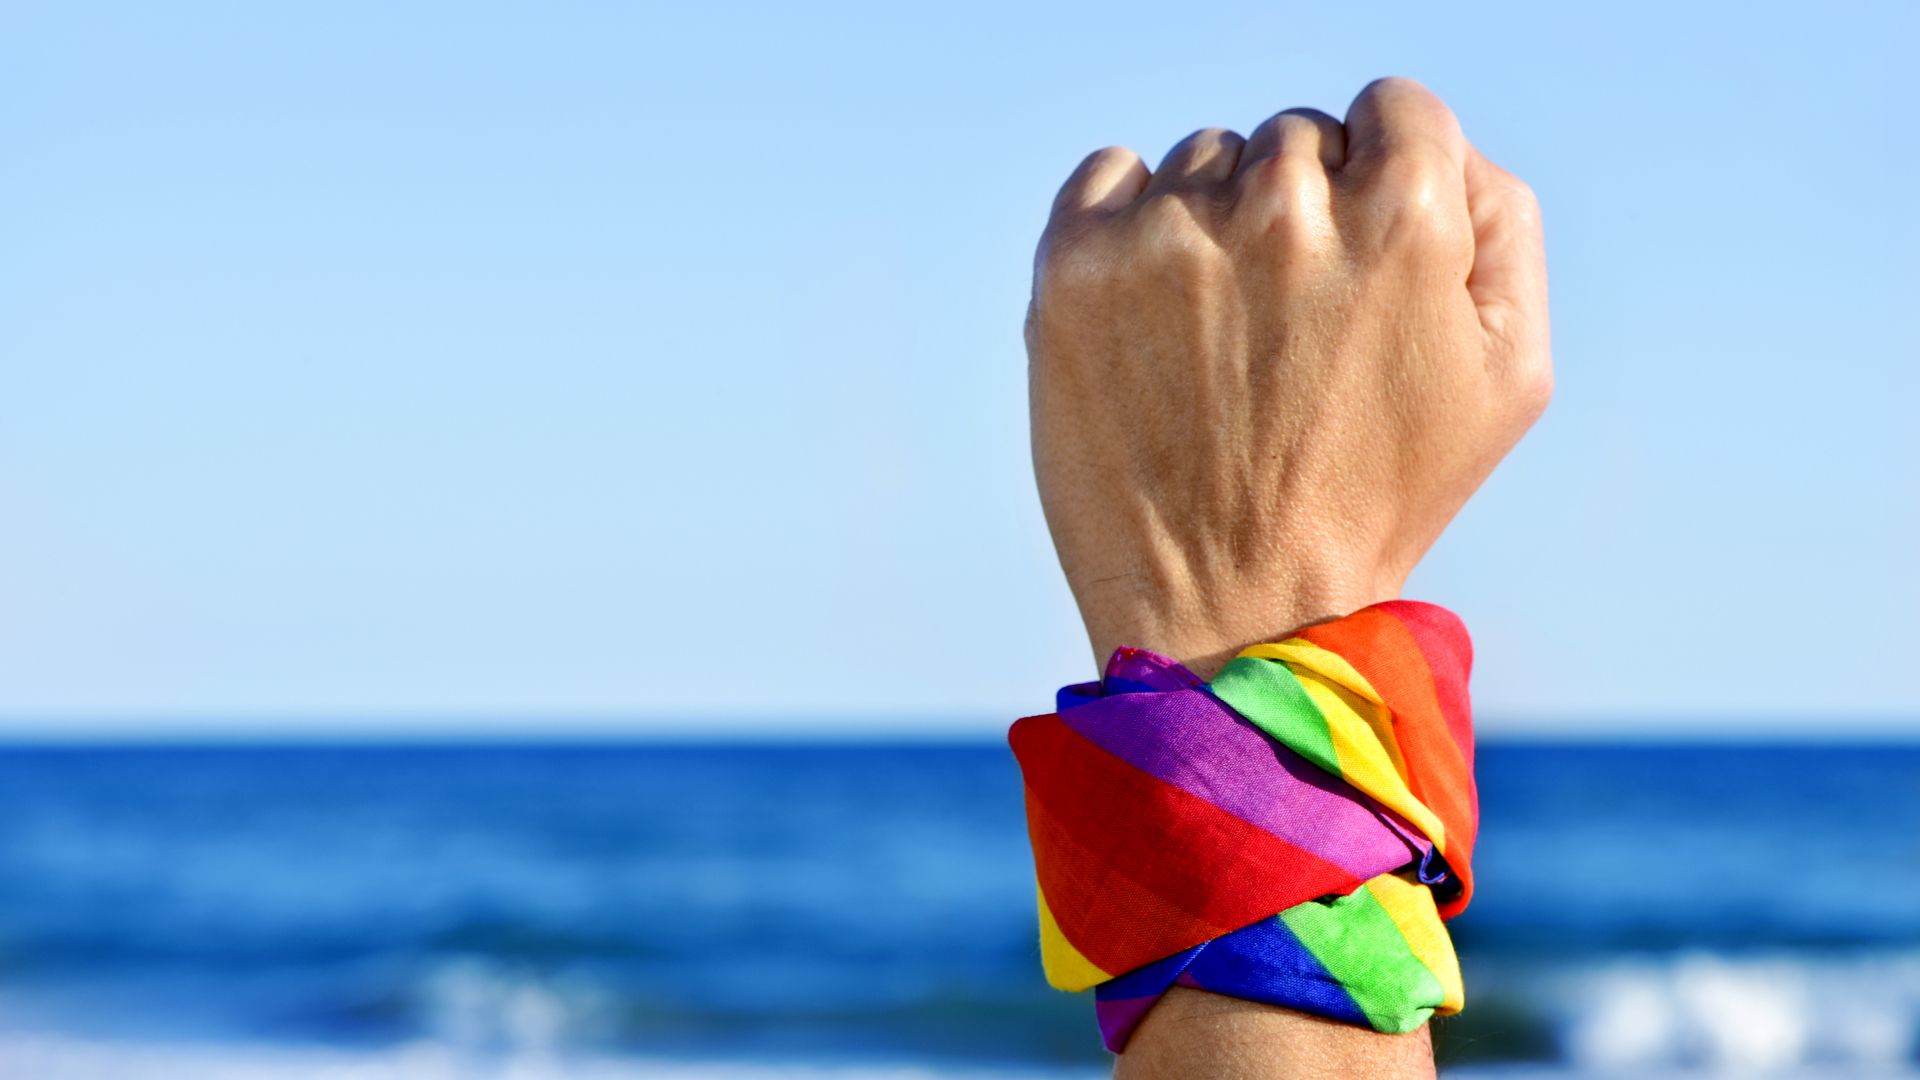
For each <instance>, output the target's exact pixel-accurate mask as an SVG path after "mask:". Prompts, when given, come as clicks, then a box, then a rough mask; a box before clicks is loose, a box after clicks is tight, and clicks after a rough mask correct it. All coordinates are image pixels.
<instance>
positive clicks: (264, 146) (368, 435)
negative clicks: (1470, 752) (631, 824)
mask: <svg viewBox="0 0 1920 1080" xmlns="http://www.w3.org/2000/svg"><path fill="white" fill-rule="evenodd" d="M269 7H270V10H269V8H263V7H261V6H259V5H243V4H222V5H215V4H195V3H182V4H168V5H162V6H158V7H156V6H154V5H138V4H128V3H118V4H89V3H71V4H58V5H35V6H33V7H32V8H28V7H27V6H25V5H15V6H9V7H8V8H6V9H5V11H4V13H0V506H4V507H5V512H6V520H5V523H4V527H0V717H4V718H5V719H0V733H6V732H13V733H22V732H29V731H45V730H61V731H68V732H80V731H139V732H146V733H164V732H171V731H180V730H187V729H196V730H247V731H281V732H303V733H305V732H326V731H359V730H398V729H412V730H434V731H466V730H482V731H506V730H518V729H533V730H553V729H555V728H557V727H579V728H592V729H598V730H620V731H629V730H636V731H640V730H659V729H662V728H683V727H685V726H687V725H688V724H689V723H692V722H695V721H698V720H699V718H705V717H717V718H723V719H720V720H717V721H714V723H713V725H711V726H709V725H706V724H705V722H704V721H702V722H700V723H699V724H697V725H696V726H700V727H701V729H702V730H717V729H718V726H721V725H725V724H728V723H734V722H736V721H732V720H726V719H724V718H743V717H744V718H755V719H753V720H752V721H751V723H752V724H753V725H754V726H757V727H759V728H762V729H765V728H773V729H777V730H780V731H782V732H790V733H796V734H797V733H802V732H810V731H822V730H842V729H854V730H863V731H864V730H878V729H885V730H900V731H911V730H934V729H938V730H952V729H964V730H969V731H979V732H986V731H989V730H991V729H993V728H995V727H997V726H998V725H1000V724H1002V723H1004V722H1005V720H1006V719H1007V718H1008V717H1010V716H1012V715H1015V714H1017V713H1020V712H1023V711H1036V710H1039V709H1041V708H1044V707H1045V703H1046V702H1047V701H1048V700H1049V696H1050V692H1051V690H1052V688H1053V687H1054V686H1055V685H1056V684H1057V683H1059V682H1061V681H1065V680H1067V679H1069V678H1078V677H1081V676H1082V675H1083V674H1084V673H1085V671H1086V670H1087V668H1088V665H1089V663H1090V661H1089V658H1088V655H1087V652H1086V648H1085V645H1084V642H1083V639H1082V638H1081V636H1080V633H1079V628H1078V624H1077V620H1076V618H1075V616H1074V613H1073V610H1072V606H1071V603H1070V601H1069V598H1068V596H1067V593H1066V590H1065V587H1064V585H1063V584H1062V582H1061V581H1060V580H1059V576H1058V572H1057V569H1056V568H1055V565H1054V563H1053V557H1052V552H1051V549H1050V547H1049V545H1048V542H1047V538H1046V533H1045V529H1044V526H1043V524H1042V521H1041V518H1040V514H1039V509H1038V505H1037V501H1036V499H1035V497H1034V494H1033V490H1032V483H1031V479H1030V474H1029V470H1028V463H1027V449H1026V434H1025V398H1024V393H1025V388H1024V378H1025V374H1024V363H1025V360H1024V356H1023V354H1022V351H1021V345H1020V335H1019V326H1020V319H1021V315H1022V309H1023V306H1024V302H1025V294H1026V289H1027V284H1028V283H1027V279H1026V275H1027V270H1028V265H1029V259H1030V255H1031V248H1032V243H1033V240H1034V238H1035V236H1036V235H1037V232H1038V230H1039V227H1040V225H1041V223H1042V221H1043V218H1044V215H1045V211H1046V206H1047V202H1048V200H1049V198H1050V197H1051V195H1052V192H1053V190H1054V188H1055V187H1056V186H1057V184H1058V182H1059V181H1060V180H1061V179H1062V178H1063V177H1064V176H1065V174H1066V172H1067V171H1068V170H1069V169H1070V168H1071V167H1072V166H1073V164H1074V163H1075V162H1076V161H1077V160H1078V159H1079V157H1080V156H1081V155H1082V154H1083V153H1085V152H1086V151H1088V150H1091V149H1093V148H1095V147H1098V146H1102V145H1107V144H1113V143H1119V144H1125V145H1129V146H1132V147H1134V148H1136V149H1138V150H1139V151H1141V152H1142V153H1143V154H1144V155H1146V156H1147V157H1148V158H1149V159H1156V158H1157V157H1158V155H1159V154H1160V153H1161V152H1162V151H1163V150H1164V149H1165V147H1166V146H1168V145H1169V144H1171V143H1172V142H1173V141H1175V140H1176V139H1178V138H1179V137H1180V136H1182V135H1184V134H1185V133H1187V132H1188V131H1190V130H1192V129H1193V128H1196V127H1201V126H1206V125H1212V124H1224V125H1228V126H1233V127H1236V128H1239V129H1240V130H1242V131H1244V130H1247V129H1249V128H1251V127H1252V126H1253V125H1254V124H1256V123H1258V122H1259V121H1260V120H1261V119H1262V118H1263V117H1265V116H1266V115H1268V114H1269V113H1271V112H1274V111H1276V110H1278V109H1281V108H1285V107H1288V106H1293V105H1314V106H1318V107H1321V108H1325V109H1327V110H1329V111H1332V112H1335V113H1336V114H1337V113H1339V112H1341V111H1343V110H1344V108H1345V105H1346V103H1347V102H1348V101H1349V100H1350V99H1351V97H1352V95H1353V94H1354V93H1355V92H1356V91H1357V90H1358V89H1359V88H1360V86H1361V85H1363V84H1364V83H1365V82H1366V81H1367V80H1368V79H1369V78H1372V77H1374V76H1377V75H1382V74H1403V75H1410V76H1413V77H1416V78H1419V79H1421V80H1423V81H1425V82H1426V83H1427V84H1428V85H1430V86H1431V87H1433V88H1434V89H1435V90H1436V91H1438V92H1439V93H1440V94H1441V95H1442V96H1443V97H1445V98H1446V99H1448V100H1449V101H1450V102H1451V103H1452V104H1453V105H1454V107H1455V109H1456V111H1457V112H1458V113H1459V114H1460V115H1461V117H1462V119H1463V122H1464V124H1465V126H1466V128H1467V131H1468V134H1469V136H1470V137H1472V138H1473V139H1474V140H1475V141H1476V142H1478V143H1479V144H1480V145H1481V146H1482V147H1483V148H1484V149H1485V150H1486V151H1487V152H1488V153H1489V155H1490V156H1492V157H1494V158H1495V159H1496V160H1498V161H1500V162H1501V163H1503V164H1505V165H1506V166H1507V167H1509V168H1510V169H1512V170H1513V171H1515V172H1516V173H1518V174H1520V175H1521V176H1523V177H1525V178H1526V179H1528V180H1529V181H1530V182H1532V183H1533V185H1534V186H1535V188H1536V189H1537V190H1538V192H1539V193H1540V196H1541V199H1542V201H1543V203H1544V206H1545V211H1546V215H1547V226H1548V242H1549V256H1550V265H1551V270H1552V275H1553V291H1554V299H1553V303H1554V328H1555V335H1554V336H1555V346H1556V356H1557V362H1558V371H1559V392H1558V397H1557V399H1556V401H1555V404H1554V406H1553V408H1552V410H1551V411H1550V412H1549V414H1548V415H1547V417H1546V419H1545V420H1544V421H1543V422H1542V424H1541V425H1540V427H1539V428H1538V429H1537V430H1536V431H1535V432H1534V434H1533V435H1531V436H1530V437H1529V438H1528V439H1527V440H1526V441H1525V442H1524V443H1522V445H1521V446H1520V448H1519V449H1518V450H1517V451H1516V453H1515V454H1514V456H1513V457H1512V458H1511V459H1510V460H1509V461H1508V463H1507V464H1506V465H1504V466H1503V467H1502V468H1501V470H1500V471H1499V472H1498V473H1497V474H1496V475H1495V476H1494V478H1493V479H1492V481H1491V482H1490V483H1489V484H1488V485H1487V487H1486V488H1485V489H1484V490H1483V492H1482V493H1481V495H1480V496H1479V498H1478V499H1477V500H1476V501H1475V502H1474V503H1473V504H1472V505H1471V506H1470V507H1469V508H1468V510H1467V511H1466V513H1465V514H1464V515H1463V516H1462V517H1461V518H1460V520H1459V521H1458V522H1457V524H1456V526H1455V528H1454V529H1453V531H1452V532H1451V533H1449V534H1448V536H1447V537H1446V538H1445V539H1444V540H1443V541H1442V542H1441V544H1440V546H1439V547H1438V548H1437V549H1436V550H1435V551H1434V553H1433V554H1432V556H1431V557H1430V559H1429V561H1428V563H1427V564H1426V565H1425V566H1424V567H1423V568H1422V569H1421V571H1420V572H1419V573H1418V574H1417V575H1416V577H1415V580H1414V583H1413V587H1412V589H1411V590H1410V595H1415V596H1418V597H1421V598H1425V599H1430V600H1434V601H1438V602H1441V603H1445V604H1448V605H1450V606H1452V607H1454V608H1455V609H1456V610H1459V611H1460V612H1462V614H1464V615H1465V616H1466V617H1467V619H1468V620H1469V623H1470V625H1471V626H1472V627H1473V628H1474V630H1475V632H1476V639H1477V642H1478V646H1479V657H1480V660H1479V668H1478V672H1477V682H1476V688H1477V694H1478V700H1479V704H1480V709H1481V713H1482V715H1483V717H1484V718H1485V724H1486V726H1487V727H1488V728H1489V730H1495V731H1502V732H1525V733H1534V734H1549V733H1554V732H1560V731H1592V730H1597V729H1605V730H1616V729H1626V730H1633V731H1640V732H1652V733H1659V732H1669V731H1677V730H1687V731H1694V730H1701V731H1714V732H1736V731H1762V732H1768V733H1775V732H1787V733H1825V732H1831V731H1835V730H1842V729H1854V728H1863V729H1872V730H1880V731H1888V730H1893V731H1905V732H1916V731H1920V720H1914V719H1911V718H1913V717H1917V716H1920V619H1916V617H1915V612H1916V611H1920V570H1917V569H1916V566H1915V558H1916V555H1917V554H1920V543H1917V542H1916V537H1920V434H1916V428H1917V427H1920V424H1916V422H1915V419H1914V402H1915V400H1916V396H1917V395H1920V374H1917V372H1920V362H1917V361H1920V357H1916V351H1917V350H1916V346H1915V344H1914V343H1915V341H1916V330H1917V329H1920V328H1917V327H1916V326H1915V320H1916V315H1915V312H1916V310H1920V305H1916V303H1915V299H1916V297H1917V296H1920V289H1917V288H1916V286H1920V281H1917V280H1916V269H1915V266H1916V260H1915V258H1914V254H1913V253H1914V252H1915V250H1916V249H1917V248H1920V227H1917V226H1920V222H1917V221H1916V211H1915V209H1914V197H1913V195H1914V176H1915V174H1916V171H1917V167H1920V140H1916V139H1914V138H1913V132H1914V117H1913V112H1912V108H1913V102H1914V101H1915V100H1916V96H1917V95H1916V91H1920V80H1917V79H1916V76H1915V75H1914V74H1913V72H1914V71H1915V66H1914V65H1913V64H1912V62H1911V55H1910V53H1911V47H1912V45H1913V43H1914V42H1915V41H1916V40H1920V14H1917V12H1920V9H1916V8H1915V7H1914V6H1913V5H1910V4H1897V3H1888V4H1884V5H1878V6H1876V5H1863V6H1855V5H1848V4H1827V5H1821V6H1820V7H1819V8H1818V9H1817V11H1816V10H1815V9H1808V8H1805V7H1804V6H1803V7H1800V8H1797V9H1790V8H1786V7H1778V8H1775V7H1768V6H1765V5H1737V6H1736V5H1698V6H1696V5H1680V4H1658V5H1652V4H1646V5H1635V4H1624V5H1621V4H1614V5H1604V6H1599V7H1591V6H1589V7H1586V8H1573V7H1569V6H1565V5H1545V4H1537V3H1536V4H1508V3H1491V4H1481V5H1473V6H1472V7H1470V8H1465V9H1463V8H1460V7H1459V6H1457V5H1435V4H1430V3H1429V4H1404V5H1382V4H1374V5H1367V7H1366V9H1365V10H1366V12H1367V14H1366V15H1364V16H1359V15H1356V14H1354V9H1353V8H1352V7H1351V6H1350V5H1330V4H1315V5H1275V4H1253V3H1239V2H1228V3H1223V4H1218V5H1212V6H1210V7H1208V8H1206V9H1205V10H1204V11H1199V12H1193V11H1184V12H1183V11H1182V9H1181V8H1180V7H1179V6H1176V5H1141V4H1103V5H1097V6H1096V5H1062V6H1057V7H1038V8H1036V7H1032V6H1029V5H1026V4H1010V3H977V4H968V5H944V6H940V7H939V8H937V9H936V8H935V7H934V6H931V5H891V6H888V5H824V6H823V5H778V6H776V5H767V6H765V7H760V8H751V7H748V8H722V7H718V6H709V5H690V4H674V5H667V4H658V5H654V4H625V5H615V4H542V5H533V4H525V5H510V4H475V3H462V4H451V3H444V4H439V3H418V4H408V5H390V4H372V3H351V2H332V3H327V4H286V5H270V6H269ZM527 718H535V719H532V720H529V719H527Z"/></svg>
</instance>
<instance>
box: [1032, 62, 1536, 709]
mask: <svg viewBox="0 0 1920 1080" xmlns="http://www.w3.org/2000/svg"><path fill="white" fill-rule="evenodd" d="M1027 349H1028V354H1029V360H1030V364H1029V380H1030V389H1031V405H1032V414H1033V458H1034V469H1035V472H1036V473H1037V474H1038V478H1039V485H1040V499H1041V503H1042V505H1043V506H1044V507H1045V510H1046V515H1047V523H1048V527H1049V528H1050V529H1051V530H1052V533H1053V541H1054V546H1055V547H1056V549H1057V550H1058V551H1059V554H1060V563H1061V566H1062V567H1063V568H1064V569H1065V570H1066V574H1067V581H1068V584H1069V585H1070V586H1071V587H1072V589H1073V594H1074V597H1075V599H1076V600H1077V601H1078V603H1079V605H1080V613H1081V617H1082V618H1083V620H1084V621H1085V623H1086V627H1087V634H1088V636H1089V638H1090V639H1091V641H1092V645H1093V649H1094V654H1095V659H1096V662H1098V661H1104V659H1105V657H1106V655H1107V654H1108V653H1109V652H1111V651H1112V649H1113V648H1114V647H1115V646H1117V645H1121V644H1129V645H1138V646H1142V647H1146V648H1152V649H1156V650H1159V651H1162V652H1166V653H1170V654H1171V655H1173V656H1176V657H1179V658H1180V659H1182V660H1186V661H1188V662H1189V664H1190V665H1191V666H1194V667H1195V668H1196V670H1199V671H1200V673H1201V674H1202V675H1209V674H1211V673H1212V671H1213V670H1214V669H1217V668H1218V666H1219V665H1220V664H1222V663H1224V662H1225V660H1226V659H1228V658H1230V657H1231V656H1232V654H1233V653H1234V652H1235V651H1237V650H1238V649H1239V648H1241V647H1242V646H1245V645H1248V644H1251V643H1254V642H1256V641H1261V640H1267V639H1269V638H1272V637H1274V636H1275V635H1276V634H1279V633H1283V632H1285V631H1287V630H1290V629H1293V628H1295V627H1298V626H1302V625H1305V624H1307V623H1311V622H1314V621H1318V620H1322V619H1326V618H1330V617H1334V616H1338V615H1344V614H1346V613H1348V612H1351V611H1353V610H1356V609H1358V608H1361V607H1365V606H1366V605H1368V604H1370V603H1374V602H1377V601H1380V600H1385V599H1390V598H1393V597H1395V596H1398V595H1399V593H1400V589H1401V588H1402V586H1403V584H1404V583H1405V581H1406V577H1407V574H1408V573H1409V572H1410V571H1412V569H1413V566H1414V564H1415V563H1417V562H1418V561H1419V560H1420V558H1421V556H1422V555H1424V554H1425V553H1426V551H1427V549H1428V548H1429V547H1430V546H1431V545H1432V544H1433V542H1434V540H1435V539H1437V538H1438V537H1439V535H1440V532H1441V530H1442V529H1444V528H1445V527H1446V525H1447V522H1448V521H1450V520H1452V518H1453V516H1454V514H1455V513H1457V512H1458V511H1459V509H1460V507H1461V506H1462V505H1463V504H1464V503H1465V502H1466V500H1467V498H1468V496H1470V495H1472V494H1473V492H1474V490H1475V489H1476V488H1478V487H1479V486H1480V483H1481V481H1483V480H1484V479H1486V477H1487V474H1488V473H1490V472H1491V471H1492V470H1493V467H1494V466H1495V465H1496V464H1497V463H1498V462H1499V461H1500V459H1501V458H1502V457H1503V456H1505V454H1506V452H1507V451H1508V450H1509V449H1510V448H1511V447H1512V446H1513V444H1514V443H1515V442H1517V441H1518V440H1519V438H1520V436H1521V435H1522V434H1524V433H1525V432H1526V430H1527V428H1528V427H1529V426H1531V425H1532V423H1533V421H1534V420H1535V419H1536V418H1538V416H1539V415H1540V413H1541V411H1542V410H1543V409H1544V408H1545V407H1546V404H1547V399H1548V397H1549V396H1550V395H1551V393H1552V367H1551V360H1550V356H1549V344H1548V333H1547V284H1546V265H1545V256H1544V253H1543V248H1542V244H1541V236H1540V216H1539V210H1538V206H1537V204H1536V203H1535V201H1534V198H1533V194H1532V192H1531V191H1529V190H1528V188H1527V187H1526V185H1524V184H1522V183H1521V182H1520V181H1519V180H1517V179H1515V178H1514V177H1512V176H1511V175H1509V174H1508V173H1506V172H1505V171H1503V170H1501V169H1500V168H1498V167H1497V166H1495V165H1493V164H1491V163H1490V162H1488V161H1487V160H1486V159H1485V158H1484V157H1482V156H1481V155H1480V153H1479V152H1478V151H1476V150H1475V149H1474V148H1473V147H1472V146H1471V145H1469V144H1468V143H1467V140H1466V138H1465V137H1464V136H1463V135H1462V134H1461V131H1460V125H1459V123H1458V122H1457V121H1456V120H1455V119H1454V116H1453V114H1452V112H1450V111H1449V110H1448V109H1447V107H1446V105H1444V104H1443V103H1441V101H1440V100H1439V99H1438V98H1436V97H1434V96H1433V95H1432V94H1431V93H1429V92H1428V91H1427V90H1425V89H1424V88H1423V87H1421V86H1420V85H1419V84H1417V83H1413V82H1410V81H1407V80H1404V79H1383V80H1380V81H1378V82H1375V83H1373V84H1371V85H1370V86H1368V87H1367V88H1366V89H1365V90H1364V91H1362V92H1361V94H1360V96H1359V97H1358V98H1356V99H1355V100H1354V103H1353V105H1352V107H1351V108H1350V109H1349V110H1348V111H1347V119H1346V123H1345V124H1344V125H1342V124H1341V123H1340V122H1339V121H1336V120H1334V119H1333V118H1332V117H1330V116H1327V115H1325V114H1324V113H1318V112H1314V111H1312V110H1307V109H1292V110H1288V111H1287V112H1283V113H1281V114H1279V115H1278V116H1275V117H1273V118H1272V119H1270V120H1268V121H1267V122H1266V123H1264V124H1262V125H1260V127H1259V128H1257V129H1256V130H1255V131H1254V132H1253V135H1252V137H1251V138H1248V139H1245V140H1242V139H1241V137H1240V136H1238V135H1235V134H1234V133H1232V132H1230V131H1222V130H1218V129H1209V130H1206V131H1200V132H1196V133H1194V134H1193V135H1191V136H1189V137H1188V138H1186V139H1185V140H1183V141H1182V142H1181V143H1180V144H1179V145H1178V146H1175V147H1174V148H1173V150H1172V151H1171V152H1169V153H1168V154H1167V157H1166V160H1165V161H1163V162H1161V164H1160V168H1159V171H1157V172H1155V173H1152V174H1149V173H1148V171H1147V168H1146V166H1145V164H1144V163H1142V162H1141V160H1140V158H1139V157H1138V156H1136V155H1135V154H1133V153H1132V152H1131V151H1128V150H1120V149H1108V150H1102V151H1099V152H1098V153H1095V154H1093V155H1092V156H1091V157H1089V158H1087V159H1086V161H1084V162H1083V163H1082V164H1081V165H1080V167H1079V168H1078V169H1077V170H1076V171H1075V172H1074V174H1073V176H1072V177H1071V178H1070V179H1068V181H1067V183H1066V186H1065V187H1063V188H1062V189H1061V191H1060V194H1059V197H1058V199H1057V200H1056V201H1055V203H1054V208H1053V216H1052V218H1051V220H1050V221H1049V222H1048V224H1047V229H1046V233H1045V235H1044V236H1043V237H1042V238H1041V241H1040V251H1039V255H1038V258H1037V260H1036V264H1035V272H1034V289H1033V304H1032V307H1031V309H1030V311H1029V313H1028V317H1027Z"/></svg>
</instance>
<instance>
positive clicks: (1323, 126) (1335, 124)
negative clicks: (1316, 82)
mask: <svg viewBox="0 0 1920 1080" xmlns="http://www.w3.org/2000/svg"><path fill="white" fill-rule="evenodd" d="M1287 155H1299V156H1300V157H1302V158H1304V159H1307V160H1317V161H1318V162H1320V164H1321V165H1322V166H1323V167H1325V168H1328V169H1338V168H1339V167H1340V166H1342V165H1344V164H1346V162H1347V129H1346V127H1345V126H1344V125H1342V124H1341V123H1340V121H1338V120H1335V119H1334V118H1333V117H1331V116H1328V115H1327V114H1326V113H1323V112H1321V111H1320V110H1319V109H1287V110H1285V111H1284V112H1279V113H1276V114H1274V115H1273V116H1271V117H1269V118H1267V120H1266V121H1265V122H1264V123H1262V124H1261V125H1260V126H1259V127H1257V128H1254V129H1253V134H1252V135H1250V136H1248V137H1247V145H1246V148H1245V149H1243V150H1241V151H1240V168H1239V171H1240V172H1242V173H1244V172H1246V170H1247V167H1248V166H1249V165H1251V164H1253V163H1255V162H1257V161H1260V160H1262V159H1264V158H1270V157H1283V156H1287Z"/></svg>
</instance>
